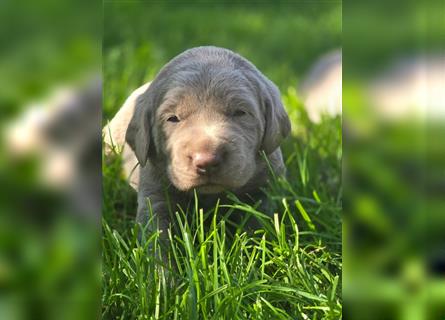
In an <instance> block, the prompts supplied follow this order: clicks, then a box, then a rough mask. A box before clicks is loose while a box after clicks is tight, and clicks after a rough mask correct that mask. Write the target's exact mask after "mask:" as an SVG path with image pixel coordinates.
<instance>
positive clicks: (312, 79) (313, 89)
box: [300, 49, 342, 123]
mask: <svg viewBox="0 0 445 320" xmlns="http://www.w3.org/2000/svg"><path fill="white" fill-rule="evenodd" d="M300 93H301V95H302V97H303V103H304V107H305V109H306V111H307V114H308V116H309V119H310V120H311V121H312V122H315V123H319V122H320V121H321V119H322V116H329V117H335V116H337V115H341V112H342V52H341V50H340V49H337V50H334V51H331V52H329V53H327V54H325V55H323V56H321V57H320V58H319V59H318V60H317V61H316V62H315V64H314V65H313V66H312V67H311V69H310V70H309V72H308V74H307V76H306V78H305V79H304V81H303V84H302V86H301V88H300Z"/></svg>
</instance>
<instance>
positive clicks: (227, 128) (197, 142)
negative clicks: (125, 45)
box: [104, 47, 290, 230]
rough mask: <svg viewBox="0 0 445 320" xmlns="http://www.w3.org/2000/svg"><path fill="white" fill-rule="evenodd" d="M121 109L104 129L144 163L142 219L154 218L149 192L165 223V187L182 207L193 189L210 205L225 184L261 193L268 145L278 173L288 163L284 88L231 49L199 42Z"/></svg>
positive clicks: (251, 193) (247, 193)
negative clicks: (284, 142) (285, 158)
mask: <svg viewBox="0 0 445 320" xmlns="http://www.w3.org/2000/svg"><path fill="white" fill-rule="evenodd" d="M133 111H134V115H133V116H132V118H131V121H130V123H129V125H128V130H127V132H126V143H125V142H124V141H123V139H122V137H123V132H124V128H125V126H126V125H127V124H126V121H128V119H129V115H130V114H131V113H132V112H133ZM117 117H118V118H119V119H120V120H118V121H115V119H113V120H112V121H111V123H110V125H109V126H108V127H106V128H105V129H104V133H105V135H106V136H107V135H108V136H109V137H106V138H105V139H106V141H110V139H111V138H112V137H113V136H114V139H115V140H118V141H117V143H118V144H120V145H121V146H123V148H124V157H127V156H128V155H129V152H130V151H133V152H134V154H135V156H136V158H137V162H138V163H139V164H140V168H139V175H140V177H139V181H138V183H137V184H135V183H134V180H133V178H131V179H130V181H133V182H132V185H133V186H134V187H135V188H137V189H138V194H139V196H138V215H137V220H138V221H139V222H141V223H147V222H148V218H149V212H148V208H147V199H149V200H150V203H151V207H152V209H153V211H154V212H155V213H156V214H157V215H158V219H159V228H160V230H165V228H167V227H168V225H169V222H170V221H169V214H168V209H167V208H168V204H167V200H166V198H165V195H166V192H167V193H168V195H169V198H170V201H171V203H172V205H173V206H175V204H176V205H180V206H181V207H182V208H186V207H187V205H188V204H189V203H190V201H191V200H192V199H193V190H196V191H197V192H198V193H199V194H200V204H201V205H204V206H205V205H206V204H209V205H214V204H215V201H216V199H217V198H222V195H223V194H224V192H225V191H231V192H233V193H235V194H236V195H237V196H238V197H239V198H241V199H242V198H243V197H247V198H250V199H252V198H253V199H256V200H258V199H257V198H258V197H259V194H260V193H261V192H260V187H262V186H264V185H265V183H266V181H267V178H268V169H267V165H266V163H265V161H264V160H263V158H262V156H261V151H262V150H264V151H265V153H266V154H267V155H268V158H269V160H270V162H271V165H272V168H273V170H274V171H275V173H276V174H283V173H284V171H285V167H284V163H283V159H282V154H281V150H280V148H279V145H280V143H281V141H282V140H283V139H284V138H285V137H286V136H287V135H288V134H289V132H290V121H289V118H288V116H287V114H286V112H285V109H284V107H283V105H282V102H281V99H280V92H279V90H278V88H277V87H276V86H275V85H274V84H273V83H272V82H271V81H270V80H268V79H267V78H266V77H265V76H264V75H263V74H262V73H261V72H260V71H259V70H258V69H257V68H256V67H255V66H254V65H253V64H251V63H250V62H249V61H247V60H246V59H244V58H243V57H241V56H240V55H238V54H236V53H234V52H232V51H230V50H227V49H222V48H216V47H198V48H194V49H190V50H187V51H185V52H184V53H182V54H180V55H179V56H177V57H175V58H174V59H173V60H171V61H170V62H169V63H168V64H167V65H166V66H165V67H164V68H163V69H162V70H161V71H160V72H159V74H158V75H157V76H156V78H155V79H154V80H153V82H152V83H151V84H146V85H144V86H142V87H141V88H139V89H137V90H136V91H135V92H134V93H133V94H132V95H131V96H130V97H129V99H127V101H126V102H125V104H124V106H123V109H121V111H119V113H118V114H117ZM113 122H114V123H113ZM118 123H119V124H118ZM116 128H118V131H119V132H118V133H113V132H112V131H113V130H116ZM107 131H108V133H107ZM110 132H111V134H110ZM128 146H129V147H130V148H131V149H130V148H128ZM131 166H132V164H130V167H131ZM130 171H131V170H130ZM127 172H129V171H127ZM174 208H175V207H174ZM174 210H176V209H174Z"/></svg>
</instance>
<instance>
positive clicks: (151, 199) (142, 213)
mask: <svg viewBox="0 0 445 320" xmlns="http://www.w3.org/2000/svg"><path fill="white" fill-rule="evenodd" d="M136 221H137V222H138V223H140V224H141V225H142V226H144V227H147V233H148V235H150V234H152V233H154V232H156V231H157V230H159V231H160V233H161V234H160V237H161V238H162V239H167V238H168V235H167V228H168V227H169V224H170V216H169V212H168V206H167V202H166V199H165V197H164V193H163V188H162V183H161V181H160V179H159V178H158V177H157V176H156V174H155V172H154V170H153V168H151V166H150V165H147V166H146V167H144V168H141V172H140V181H139V192H138V211H137V216H136Z"/></svg>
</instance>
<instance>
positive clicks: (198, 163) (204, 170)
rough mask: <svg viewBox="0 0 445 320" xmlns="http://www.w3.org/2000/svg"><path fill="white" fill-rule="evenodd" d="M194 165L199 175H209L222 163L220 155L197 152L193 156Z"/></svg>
mask: <svg viewBox="0 0 445 320" xmlns="http://www.w3.org/2000/svg"><path fill="white" fill-rule="evenodd" d="M191 158H192V164H193V166H194V168H195V169H196V172H197V173H198V174H203V175H204V174H208V173H210V172H211V171H212V170H215V169H216V168H217V167H218V166H219V164H220V163H221V155H220V154H219V153H210V152H196V153H194V154H193V155H192V157H191Z"/></svg>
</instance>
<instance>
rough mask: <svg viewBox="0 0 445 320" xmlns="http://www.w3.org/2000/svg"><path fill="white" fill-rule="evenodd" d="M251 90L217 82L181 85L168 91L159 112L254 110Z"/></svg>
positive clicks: (253, 97)
mask: <svg viewBox="0 0 445 320" xmlns="http://www.w3.org/2000/svg"><path fill="white" fill-rule="evenodd" d="M256 105H257V100H256V96H255V94H254V93H253V92H252V90H251V89H250V88H249V87H247V86H245V85H244V84H240V83H238V84H232V85H229V86H227V85H226V84H224V83H222V82H218V81H214V82H210V83H207V84H203V85H199V86H196V85H181V86H178V87H174V88H172V89H170V90H169V91H168V92H167V93H166V94H165V96H164V99H163V100H162V103H161V106H160V108H159V110H158V111H159V112H160V113H163V112H169V111H171V112H173V111H179V112H185V113H193V112H199V111H201V110H202V111H204V109H211V110H212V111H216V112H226V111H230V110H232V109H235V108H239V107H244V108H256V107H257V106H256Z"/></svg>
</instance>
